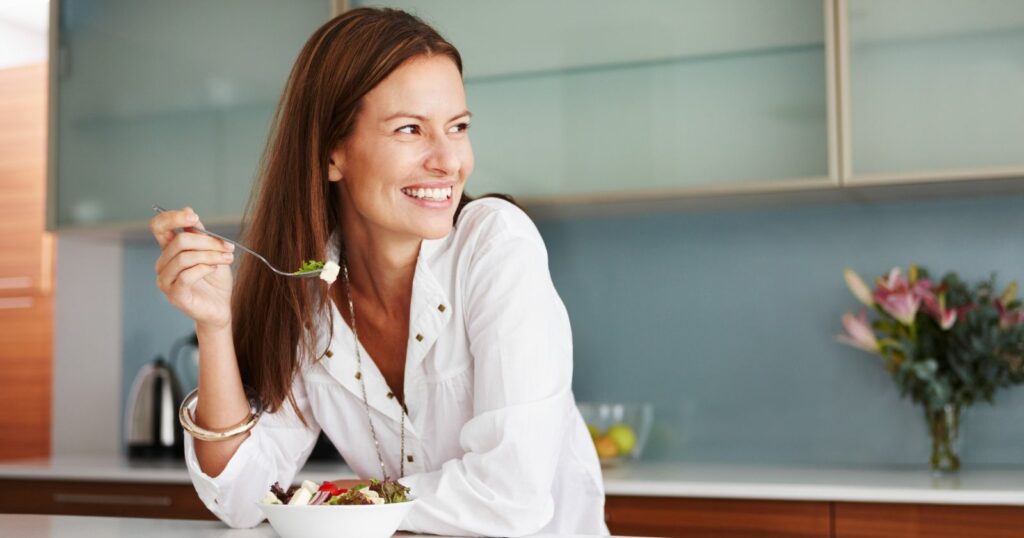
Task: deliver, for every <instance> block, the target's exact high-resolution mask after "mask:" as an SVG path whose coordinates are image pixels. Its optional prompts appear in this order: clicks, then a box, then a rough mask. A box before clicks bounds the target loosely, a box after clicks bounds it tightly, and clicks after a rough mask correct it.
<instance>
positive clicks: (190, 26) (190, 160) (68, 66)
mask: <svg viewBox="0 0 1024 538" xmlns="http://www.w3.org/2000/svg"><path fill="white" fill-rule="evenodd" d="M58 16H59V20H60V22H59V25H58V26H57V28H56V29H57V30H58V31H59V49H60V54H59V57H60V67H59V70H58V72H59V75H58V77H59V81H58V84H57V85H56V90H55V91H56V92H57V94H56V97H57V110H56V112H57V175H56V186H55V192H56V199H57V200H56V210H57V215H56V224H57V227H58V228H64V229H67V228H74V227H81V226H88V225H96V224H116V223H123V222H132V223H135V222H139V221H144V220H146V219H149V218H150V216H151V215H152V210H151V209H150V206H151V204H153V203H158V204H160V205H163V206H165V207H181V206H184V205H191V206H192V207H194V208H196V211H198V212H199V213H200V214H201V215H204V218H206V219H207V220H217V219H224V218H228V219H230V218H237V217H238V216H240V215H241V212H242V209H243V207H244V203H245V201H246V200H247V199H248V196H249V192H250V189H251V186H252V181H253V176H254V173H255V171H256V167H257V165H258V161H259V157H260V155H261V153H262V150H263V147H264V145H265V143H266V136H267V132H268V128H269V124H270V118H271V115H272V113H273V110H274V107H275V106H276V104H277V100H278V98H279V97H280V93H281V89H282V88H283V86H284V82H285V80H286V78H287V76H288V70H289V69H290V68H291V64H292V62H293V61H294V59H295V56H296V55H297V54H298V52H299V50H300V49H301V47H302V44H303V43H304V42H305V40H306V39H307V38H308V37H309V35H310V34H312V32H313V31H314V30H315V29H316V28H317V27H318V26H320V25H321V24H323V23H324V22H325V21H326V20H327V19H328V18H329V16H330V2H329V1H328V0H290V1H288V2H282V1H279V0H184V1H174V2H168V1H166V0H62V1H61V3H60V5H59V8H58ZM55 57H56V56H55Z"/></svg>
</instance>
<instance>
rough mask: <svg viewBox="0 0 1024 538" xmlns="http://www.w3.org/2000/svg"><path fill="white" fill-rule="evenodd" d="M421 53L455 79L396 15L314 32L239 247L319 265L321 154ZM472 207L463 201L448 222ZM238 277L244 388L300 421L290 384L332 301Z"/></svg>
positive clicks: (451, 50) (287, 284)
mask: <svg viewBox="0 0 1024 538" xmlns="http://www.w3.org/2000/svg"><path fill="white" fill-rule="evenodd" d="M421 55H442V56H447V57H448V58H451V60H452V61H453V62H455V65H456V66H457V67H458V69H459V73H462V58H461V56H460V55H459V52H458V50H456V49H455V47H454V46H452V44H451V43H449V42H448V41H446V40H445V39H444V38H443V37H441V35H440V34H438V33H437V31H435V30H434V29H433V28H431V27H430V26H429V25H427V24H426V23H424V22H423V21H422V20H420V19H418V18H417V17H415V16H413V15H410V14H408V13H405V12H403V11H400V10H395V9H374V8H359V9H354V10H351V11H348V12H346V13H343V14H341V15H339V16H337V17H335V18H333V19H331V20H330V21H328V22H327V23H326V24H324V25H323V26H321V27H320V28H319V29H317V30H316V32H314V33H313V35H312V37H310V38H309V40H308V41H307V42H306V44H305V45H304V46H303V47H302V51H301V52H300V53H299V56H298V58H297V59H296V60H295V64H294V66H293V67H292V70H291V73H290V74H289V76H288V81H287V83H286V85H285V88H284V92H283V94H282V96H281V100H280V102H279V103H278V105H277V111H276V113H275V115H274V119H273V124H272V126H271V131H270V136H269V137H268V141H267V146H266V148H265V150H264V155H263V159H262V161H261V163H260V170H259V174H258V178H257V186H256V187H257V188H255V189H254V190H253V192H252V194H251V195H250V198H249V201H248V204H247V206H246V210H245V217H244V218H243V230H242V239H243V241H244V242H245V244H246V245H248V246H249V247H250V248H252V249H253V250H255V251H256V252H259V253H261V254H263V255H264V256H265V257H266V258H267V259H268V260H269V261H270V262H271V263H273V264H274V265H275V266H277V267H284V268H287V267H298V265H299V264H300V263H301V261H302V260H323V259H325V257H326V254H327V242H328V240H329V237H330V234H331V232H332V231H333V230H335V229H337V227H338V226H339V222H340V215H339V209H338V208H337V207H336V204H335V201H336V200H337V199H338V193H337V189H338V188H339V187H338V183H335V182H329V181H327V165H328V160H329V153H330V151H331V150H332V149H333V148H334V147H335V146H336V145H337V143H338V142H340V141H343V140H344V139H345V138H346V137H347V136H349V135H350V134H351V132H352V130H353V127H354V125H355V120H356V115H357V113H358V112H359V108H360V103H361V102H362V99H363V96H365V95H366V94H367V93H368V92H369V91H370V90H371V89H373V88H374V87H375V86H377V84H379V83H380V82H381V81H383V80H384V79H385V78H386V77H387V76H388V75H389V74H391V72H393V71H394V70H395V69H396V68H398V67H399V66H400V65H401V64H402V63H403V62H406V61H407V60H410V59H412V58H414V57H417V56H421ZM470 200H472V198H470V197H469V196H467V195H466V194H463V195H462V198H461V199H460V200H459V204H458V207H457V210H456V213H455V218H456V219H458V215H459V212H460V211H461V210H462V208H463V207H464V206H465V205H466V203H468V202H469V201H470ZM236 278H237V281H236V285H235V289H234V292H233V299H232V323H233V332H234V343H235V351H236V354H237V356H238V365H239V369H240V371H241V374H242V382H243V383H245V384H246V385H249V386H251V387H253V388H254V389H255V390H256V393H257V394H258V396H259V398H260V400H261V401H262V403H263V405H264V407H266V408H267V409H268V410H270V411H274V410H277V409H279V408H280V407H281V405H282V404H283V402H284V401H285V400H287V401H288V402H290V403H291V405H292V406H293V407H294V408H295V410H296V412H297V413H298V415H299V417H300V419H301V420H302V421H303V422H304V423H305V417H303V416H302V413H301V412H300V411H299V409H298V406H296V404H295V400H294V398H293V396H292V393H291V385H292V382H293V380H294V378H295V375H296V374H297V373H298V371H299V369H300V368H301V367H302V359H303V357H306V358H310V359H312V360H317V359H319V358H320V357H321V353H322V351H319V350H316V349H315V347H316V342H317V332H318V330H319V329H318V327H317V323H316V322H315V318H316V316H317V313H320V312H324V311H325V309H328V308H329V303H328V301H330V300H331V299H330V295H329V294H327V293H321V292H320V291H318V290H319V287H318V286H320V285H322V282H320V281H319V280H318V279H292V278H281V277H280V276H278V275H275V274H274V273H272V272H271V271H269V270H268V269H267V268H266V267H265V266H263V265H262V264H261V263H259V261H258V260H255V259H254V258H252V257H249V256H244V257H242V258H241V261H240V264H239V267H238V273H237V277H236ZM328 311H329V310H328ZM329 330H331V331H332V332H333V326H332V327H330V329H329Z"/></svg>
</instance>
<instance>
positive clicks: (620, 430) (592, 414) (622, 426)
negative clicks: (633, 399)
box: [576, 402, 654, 467]
mask: <svg viewBox="0 0 1024 538" xmlns="http://www.w3.org/2000/svg"><path fill="white" fill-rule="evenodd" d="M576 407H577V408H579V410H580V414H581V415H583V421H584V422H586V423H587V429H588V430H590V438H591V439H592V440H593V441H594V447H595V448H596V449H597V457H598V459H599V460H601V466H602V467H611V466H614V465H618V464H620V463H625V462H628V461H635V460H636V459H638V458H639V457H640V454H641V453H642V452H643V449H644V444H645V443H646V442H647V436H648V434H650V432H651V423H652V422H653V421H654V407H653V406H652V405H651V404H649V403H610V402H578V403H577V404H576Z"/></svg>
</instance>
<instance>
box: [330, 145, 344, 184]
mask: <svg viewBox="0 0 1024 538" xmlns="http://www.w3.org/2000/svg"><path fill="white" fill-rule="evenodd" d="M343 158H344V152H343V151H342V148H341V145H340V144H339V145H338V147H336V148H335V149H334V151H332V152H331V156H330V161H329V162H328V163H327V181H341V178H342V177H344V174H343V173H342V163H343V162H344V159H343Z"/></svg>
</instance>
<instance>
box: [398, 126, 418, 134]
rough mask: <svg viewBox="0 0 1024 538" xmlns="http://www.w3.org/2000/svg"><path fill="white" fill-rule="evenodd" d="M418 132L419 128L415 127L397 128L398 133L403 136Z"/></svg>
mask: <svg viewBox="0 0 1024 538" xmlns="http://www.w3.org/2000/svg"><path fill="white" fill-rule="evenodd" d="M419 130H420V128H419V127H418V126H416V125H406V126H403V127H399V128H398V132H399V133H405V134H416V133H417V132H419Z"/></svg>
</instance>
